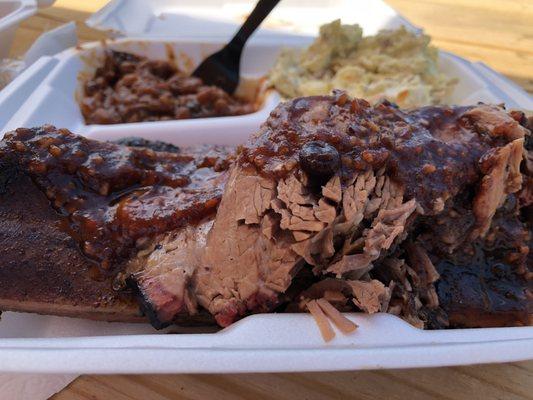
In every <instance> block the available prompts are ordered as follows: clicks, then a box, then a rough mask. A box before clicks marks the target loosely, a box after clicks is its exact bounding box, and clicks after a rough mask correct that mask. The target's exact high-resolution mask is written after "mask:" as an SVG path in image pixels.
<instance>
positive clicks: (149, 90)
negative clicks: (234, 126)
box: [80, 50, 257, 124]
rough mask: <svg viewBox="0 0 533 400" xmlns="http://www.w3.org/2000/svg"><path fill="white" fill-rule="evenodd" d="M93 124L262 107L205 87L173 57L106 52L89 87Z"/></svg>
mask: <svg viewBox="0 0 533 400" xmlns="http://www.w3.org/2000/svg"><path fill="white" fill-rule="evenodd" d="M80 108H81V113H82V115H83V118H84V119H85V122H86V123H87V124H120V123H127V122H143V121H163V120H176V119H192V118H209V117H222V116H230V115H243V114H250V113H253V112H254V111H256V109H257V105H256V104H254V103H253V102H249V101H245V100H243V99H240V98H238V97H236V96H231V95H229V94H227V93H226V92H224V91H223V90H222V89H221V88H219V87H216V86H208V85H205V84H204V83H203V82H202V80H201V79H199V78H196V77H193V76H189V75H187V74H186V73H185V72H184V71H182V70H180V69H178V68H177V67H176V66H175V65H174V64H172V63H171V62H169V61H163V60H149V59H147V58H146V57H142V56H138V55H135V54H131V53H123V52H118V51H112V50H106V52H105V58H104V62H103V64H102V66H100V67H99V68H97V69H96V71H95V73H94V76H93V77H92V78H91V79H89V80H88V81H86V82H85V83H84V85H83V94H82V99H81V102H80Z"/></svg>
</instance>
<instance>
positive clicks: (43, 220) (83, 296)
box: [0, 126, 232, 321]
mask: <svg viewBox="0 0 533 400" xmlns="http://www.w3.org/2000/svg"><path fill="white" fill-rule="evenodd" d="M122 143H124V144H127V145H130V146H129V147H127V146H124V145H117V144H112V143H102V142H97V141H93V140H88V139H85V138H82V137H80V136H76V135H74V134H72V133H70V132H69V131H67V130H63V129H59V130H57V129H55V128H54V127H52V126H44V127H42V128H36V129H17V130H16V131H15V132H11V133H8V134H6V135H5V137H4V139H3V141H2V142H0V216H1V219H0V246H1V248H2V254H3V257H2V259H1V261H0V309H1V310H16V311H32V312H39V313H49V314H58V315H69V316H79V317H89V318H98V319H106V320H121V321H124V320H138V319H140V318H141V313H140V312H139V307H138V305H137V302H136V301H135V300H134V298H133V296H132V294H131V293H130V292H129V291H127V290H115V289H117V288H119V289H123V287H124V286H125V282H124V280H125V278H126V273H127V271H126V270H125V267H124V265H125V264H126V263H127V262H128V261H129V260H130V259H131V258H132V255H134V254H136V253H137V252H138V251H139V250H140V251H147V249H149V248H150V246H152V245H153V244H152V239H153V238H155V237H157V235H159V234H161V233H162V232H171V231H173V230H179V228H181V227H183V226H185V225H190V224H194V223H196V222H197V221H199V220H201V219H202V218H207V217H210V216H211V215H212V214H213V213H214V210H215V209H216V206H217V205H218V202H219V200H220V197H221V194H222V190H223V186H224V182H225V175H226V173H225V170H226V169H227V167H228V165H229V163H230V162H231V158H232V156H230V152H229V150H230V149H227V148H223V147H220V146H217V147H210V148H208V147H205V146H200V147H198V148H189V149H183V150H182V151H179V149H178V148H176V147H174V146H171V145H166V144H163V143H160V142H149V141H145V140H142V139H141V140H139V139H126V140H123V141H122ZM134 146H136V147H134ZM139 146H140V147H139ZM147 146H148V147H147ZM149 147H151V148H149ZM153 149H156V150H163V151H154V150H153ZM113 286H114V287H115V289H114V288H113ZM201 318H202V319H204V318H203V316H201Z"/></svg>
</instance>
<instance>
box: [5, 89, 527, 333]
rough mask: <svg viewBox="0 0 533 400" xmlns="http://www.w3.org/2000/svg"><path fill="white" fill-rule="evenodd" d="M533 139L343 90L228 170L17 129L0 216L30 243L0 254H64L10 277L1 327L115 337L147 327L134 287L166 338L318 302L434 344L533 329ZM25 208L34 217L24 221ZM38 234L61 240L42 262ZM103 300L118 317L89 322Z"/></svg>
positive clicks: (500, 118)
mask: <svg viewBox="0 0 533 400" xmlns="http://www.w3.org/2000/svg"><path fill="white" fill-rule="evenodd" d="M528 124H530V121H528V120H527V118H525V116H524V115H523V113H520V112H510V113H507V112H506V111H505V110H504V109H502V108H500V107H496V106H488V105H483V104H480V105H478V106H471V107H425V108H421V109H416V110H411V111H402V110H399V109H398V108H397V107H396V106H394V105H392V104H390V103H387V102H384V103H381V104H377V105H375V106H370V105H369V104H368V103H367V102H365V101H364V100H359V99H351V98H349V97H348V96H347V95H346V94H345V93H343V92H336V93H335V94H334V95H333V96H318V97H309V98H300V99H295V100H292V101H290V102H287V103H283V104H281V105H279V106H278V108H277V109H276V110H274V111H273V112H272V113H271V116H270V118H269V119H268V120H267V121H266V122H265V124H264V125H263V126H262V128H261V129H260V131H259V132H258V133H256V134H255V135H253V136H252V137H251V138H250V140H249V141H248V143H247V144H246V145H244V146H242V147H241V148H240V149H239V151H238V152H237V155H236V159H235V161H233V159H232V157H230V156H228V155H227V153H226V152H225V151H224V149H212V150H210V151H209V153H206V154H204V153H205V152H207V149H205V148H204V149H200V150H194V151H190V152H189V153H191V152H192V154H188V153H185V152H184V151H182V152H180V153H172V151H173V149H172V148H168V147H164V146H165V145H164V144H161V143H159V144H157V146H159V147H158V148H157V149H159V150H164V151H153V150H150V149H147V148H146V147H140V148H133V147H131V146H134V145H140V146H147V145H148V144H147V143H143V142H142V141H139V140H133V141H126V142H124V144H126V145H129V146H130V147H124V146H118V145H116V144H109V143H99V142H95V141H91V140H87V139H83V138H80V137H78V136H75V135H73V134H71V133H70V132H68V131H63V130H59V131H58V130H55V129H54V128H52V127H44V128H41V129H37V130H36V129H34V130H27V129H19V130H17V131H16V132H14V133H10V134H7V135H6V137H5V138H4V140H3V141H2V142H1V144H0V167H2V171H14V172H13V173H11V175H10V173H9V172H2V174H3V175H2V180H1V181H0V182H1V185H2V186H1V191H2V192H3V193H4V194H0V196H2V197H0V212H1V213H2V215H3V214H5V215H9V216H10V218H11V220H12V221H13V222H11V225H10V226H11V228H10V229H11V230H12V231H16V229H21V231H22V232H25V233H24V235H25V236H24V237H21V238H20V239H17V240H15V241H14V242H13V241H11V242H10V239H11V238H12V237H13V234H9V235H7V234H4V231H6V230H5V229H3V230H2V233H1V234H2V235H3V236H2V243H0V244H2V245H3V246H4V248H8V249H13V250H12V253H13V254H15V252H17V251H18V252H20V251H23V250H21V249H23V248H24V246H25V245H26V243H27V242H28V241H30V242H31V243H35V246H36V247H35V248H36V249H38V251H37V252H36V254H41V253H43V252H44V250H45V249H46V248H51V249H52V250H51V251H52V252H54V253H55V254H58V255H57V256H50V258H48V259H47V258H46V257H45V258H43V259H39V258H38V257H37V256H33V257H32V258H27V259H26V258H24V257H18V256H15V255H12V254H10V255H9V256H8V257H7V260H8V262H5V261H4V260H5V259H3V260H0V277H2V276H4V275H5V276H6V277H7V278H6V279H5V280H4V279H2V281H0V309H14V310H27V311H39V312H47V313H53V314H68V315H79V314H81V313H82V312H83V310H85V311H86V313H85V315H92V316H93V317H94V316H100V317H103V318H108V319H123V318H122V317H125V316H126V315H132V313H133V314H135V312H136V308H135V307H134V306H131V304H132V298H131V294H129V292H127V290H128V289H127V287H129V288H133V289H134V292H135V293H136V295H137V297H138V299H139V300H140V302H141V306H142V309H143V310H144V311H145V313H146V314H147V315H148V317H149V318H150V321H151V322H152V324H153V325H154V326H156V327H162V326H165V325H167V324H170V323H173V322H174V323H175V322H176V321H183V320H194V319H197V318H198V316H202V315H205V311H206V310H207V312H208V314H209V315H212V316H213V317H214V318H215V320H216V321H217V322H218V324H219V325H221V326H227V325H229V324H231V323H232V322H234V321H235V320H237V319H239V318H242V317H243V316H245V315H247V314H251V313H258V312H270V311H278V310H280V311H281V310H287V311H291V310H292V311H304V310H305V309H306V307H307V303H308V302H309V301H310V300H314V299H321V298H324V299H326V300H327V301H329V302H330V303H331V304H333V305H334V306H335V307H336V308H338V309H339V310H342V311H363V312H367V313H375V312H380V311H383V312H389V313H393V314H396V315H399V316H401V317H402V318H404V319H405V320H407V321H408V322H410V323H411V324H413V325H414V326H417V327H424V328H444V327H460V326H468V327H470V326H511V325H527V324H531V315H532V313H533V304H532V294H531V291H532V285H531V277H532V271H531V265H532V258H531V255H530V254H529V247H530V243H531V241H532V235H531V222H532V221H531V207H532V203H533V196H532V192H533V188H532V182H533V163H532V162H531V160H532V159H533V158H532V155H531V147H530V146H531V134H530V132H529V130H528V128H529V129H530V125H528ZM154 146H155V144H154ZM524 160H525V161H524ZM226 171H227V172H226ZM20 192H23V194H21V193H20ZM26 192H27V193H26ZM222 192H223V194H222ZM6 193H11V195H7V194H6ZM15 195H16V196H19V197H18V198H23V197H24V196H26V195H27V196H30V195H31V196H33V197H34V198H39V201H38V202H37V201H36V202H35V203H36V207H35V209H34V210H27V209H26V208H27V207H26V208H25V207H22V206H21V205H20V202H17V200H16V198H15V197H16V196H15ZM14 196H15V197H14ZM219 202H220V205H219ZM49 204H50V205H49ZM217 207H218V210H217ZM52 208H53V209H54V210H52ZM14 210H15V211H16V212H13V211H14ZM215 212H216V215H215ZM10 213H11V214H10ZM19 215H20V216H21V217H20V218H19V219H16V218H15V217H16V216H19ZM43 215H44V216H48V217H47V218H48V219H45V218H44V217H42V216H43ZM32 216H36V217H35V218H33V217H32ZM37 217H39V218H37ZM32 218H33V219H32ZM8 220H9V218H8ZM44 220H47V221H55V223H56V224H55V225H52V224H50V223H47V224H48V225H47V226H41V221H44ZM0 224H4V222H3V221H2V222H0ZM32 224H34V225H39V226H41V228H42V231H43V234H45V235H46V236H47V240H48V236H50V240H52V239H53V235H49V234H48V233H47V230H48V229H52V227H56V226H57V228H54V229H56V231H57V235H58V237H61V238H62V240H63V241H61V242H60V241H59V239H58V240H56V241H54V242H51V243H44V244H43V242H42V241H40V240H39V239H40V234H39V233H35V234H34V232H36V229H35V228H32ZM43 225H46V224H43ZM17 227H19V228H17ZM20 227H21V228H20ZM32 234H33V236H31V235H32ZM32 238H33V241H31V240H30V239H32ZM77 246H79V249H80V250H78V248H77ZM61 252H64V253H66V254H67V253H68V254H70V253H72V254H73V255H72V256H66V255H65V258H64V259H63V258H62V257H61V256H60V255H59V253H61ZM69 252H70V253H69ZM45 254H46V253H45ZM52 257H53V258H52ZM56 259H58V260H59V262H58V263H57V265H56V264H54V263H52V262H51V260H56ZM78 260H79V261H78ZM69 261H72V262H71V263H70V264H69ZM88 270H90V271H92V272H93V273H94V272H95V271H96V272H98V274H97V275H99V278H100V279H101V280H102V281H101V282H95V283H94V286H91V284H90V281H89V280H88V278H87V275H85V274H86V272H87V271H88ZM18 271H23V272H22V273H20V274H19V273H18ZM40 274H42V275H43V276H42V277H40ZM54 276H55V277H56V278H50V277H54ZM59 277H68V278H65V282H64V283H61V280H60V279H59ZM4 281H6V282H7V283H4ZM25 281H28V282H30V281H31V282H32V283H33V284H32V285H28V288H26V285H25V283H24V282H25ZM50 281H53V282H52V283H50ZM56 281H57V282H60V283H61V287H59V286H58V287H57V288H56V287H55V286H54V284H55V282H56ZM17 282H20V283H17ZM40 282H44V284H41V286H40V287H39V285H38V283H40ZM111 282H112V283H113V285H114V287H115V288H116V289H118V290H115V291H114V290H112V289H110V287H111ZM98 285H99V286H98ZM15 286H18V288H19V290H16V289H14V287H15ZM63 287H64V288H67V287H68V290H66V289H64V288H63ZM20 288H22V289H20ZM89 288H90V289H91V290H92V292H91V291H90V290H89ZM56 289H57V290H56ZM54 290H55V291H54ZM63 290H66V292H65V293H71V292H72V293H77V295H74V294H73V295H72V296H71V299H70V300H69V299H67V298H66V297H65V298H63V297H61V296H62V293H63ZM124 290H126V292H123V291H124ZM85 291H87V295H86V294H85ZM20 293H23V295H21V294H20ZM124 293H125V294H124ZM91 294H92V295H93V299H94V298H96V299H97V300H98V299H109V302H101V304H102V305H101V306H100V308H99V309H96V308H95V309H92V308H91V305H92V304H93V303H94V300H92V301H89V300H88V299H89V298H91ZM100 294H101V296H100ZM80 299H82V300H80ZM33 300H35V301H37V302H38V303H39V304H40V308H31V307H29V306H28V305H26V303H25V302H28V301H33ZM76 301H77V302H76ZM65 304H68V307H67V308H68V312H62V311H61V309H62V307H63V306H64V305H65ZM82 306H83V307H85V309H84V308H83V307H82ZM117 307H118V309H117ZM121 307H122V308H121ZM105 310H109V312H108V313H107V314H105V312H104V311H105ZM126 310H127V311H126ZM91 313H92V314H91ZM111 315H113V316H112V317H111ZM118 316H120V318H119V317H118Z"/></svg>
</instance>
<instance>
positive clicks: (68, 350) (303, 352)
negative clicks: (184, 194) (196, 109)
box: [0, 0, 533, 373]
mask: <svg viewBox="0 0 533 400" xmlns="http://www.w3.org/2000/svg"><path fill="white" fill-rule="evenodd" d="M136 1H137V0H134V1H132V3H135V2H136ZM116 3H121V4H122V2H120V1H118V2H116ZM200 3H202V2H200ZM333 3H335V2H333ZM358 3H359V2H358ZM361 3H362V2H361ZM377 3H379V2H377ZM317 4H318V3H317ZM123 5H124V4H123ZM387 10H388V8H387ZM120 15H122V14H120ZM357 15H358V16H361V20H360V21H355V22H359V23H361V24H362V25H363V28H365V22H367V21H366V20H365V19H364V18H363V16H364V14H361V13H359V14H357ZM115 17H117V15H115ZM328 18H329V17H328ZM330 19H331V18H330ZM387 21H389V20H387ZM387 21H381V22H382V23H384V24H385V25H383V26H387V25H386V22H387ZM215 36H216V35H215ZM224 40H225V38H222V37H221V36H219V37H213V35H204V36H200V37H196V38H192V37H181V38H178V37H175V38H173V39H169V38H166V39H165V40H163V39H162V38H160V37H159V38H158V37H146V36H142V37H140V38H125V39H119V40H115V41H111V42H109V43H108V46H109V47H111V48H113V49H118V50H125V51H134V52H136V53H139V54H144V55H147V56H149V57H159V58H160V57H165V55H166V54H167V53H166V52H167V49H168V47H169V46H170V47H171V48H172V49H173V52H174V53H175V54H176V55H178V57H177V59H178V61H179V62H183V63H185V64H187V65H189V67H192V66H194V64H196V63H198V62H199V61H200V60H201V59H202V58H203V57H205V55H207V54H209V53H210V52H212V51H214V50H215V49H217V48H220V47H221V46H222V45H223V43H224ZM308 42H309V40H308V38H306V37H304V36H302V37H301V38H300V39H299V40H296V39H295V40H294V41H292V42H291V43H287V42H285V41H283V44H284V45H287V44H289V45H291V46H303V45H305V44H307V43H308ZM279 43H280V40H279V38H278V37H274V36H271V37H256V38H255V40H254V41H253V42H252V43H250V45H249V46H247V48H246V50H245V53H244V58H243V64H242V71H243V73H244V74H245V75H247V76H250V77H254V76H260V75H262V74H264V73H265V72H267V70H268V68H269V67H270V66H271V65H272V63H273V62H274V60H275V57H276V55H277V53H278V51H279V50H280V44H279ZM101 52H102V48H101V44H100V43H93V44H89V45H84V46H83V48H81V49H70V50H67V51H64V52H62V53H60V54H58V55H56V56H47V57H43V58H41V59H40V60H39V61H37V62H36V63H35V64H33V65H32V67H30V68H29V69H28V70H26V71H25V72H24V73H23V74H22V75H20V76H19V77H18V78H17V79H15V81H14V82H12V83H11V84H10V85H9V86H8V87H7V88H6V90H4V91H3V92H0V127H1V128H0V129H1V131H2V132H5V131H7V130H10V129H15V128H17V127H20V126H35V125H39V124H43V123H52V124H54V125H56V126H58V127H64V128H68V129H71V130H72V131H74V132H76V133H79V134H83V135H85V136H87V137H91V138H95V139H99V140H112V139H117V138H120V137H123V136H132V135H137V136H142V137H145V138H148V139H157V140H164V141H168V142H172V143H175V144H177V145H191V144H196V143H198V144H199V143H220V144H236V143H242V142H243V141H244V140H245V139H246V138H247V137H248V136H249V135H250V134H251V133H253V132H254V131H255V130H256V129H257V128H258V127H259V125H260V123H261V122H263V121H264V120H265V118H266V116H267V115H268V113H269V111H270V110H271V109H272V108H273V107H274V106H275V105H276V104H277V102H278V101H279V97H278V96H277V94H275V93H271V94H270V95H268V96H267V97H266V99H265V101H264V103H263V106H262V107H261V109H260V110H259V111H257V112H256V113H254V114H250V115H244V116H238V117H224V118H211V119H199V120H188V121H187V120H185V121H183V120H182V121H161V122H144V123H134V124H120V125H105V126H104V125H85V124H84V122H83V119H82V117H81V114H80V112H79V109H78V105H77V103H76V101H75V94H76V91H77V90H78V85H79V84H78V79H77V76H78V73H80V72H81V71H87V70H89V71H90V70H91V68H94V65H93V66H91V65H90V64H91V63H90V62H88V61H87V60H88V59H92V60H97V59H98V57H99V55H101ZM180 54H186V57H185V56H179V55H180ZM440 68H441V69H442V70H443V71H444V72H446V73H447V74H449V75H451V76H454V77H456V78H458V80H459V84H458V85H457V88H456V89H455V91H454V93H453V94H452V96H451V98H450V99H449V102H451V103H456V104H469V103H475V102H477V101H485V102H491V103H502V102H505V103H507V104H508V105H509V107H510V108H516V107H518V108H523V109H530V110H531V109H533V103H532V99H531V97H530V96H529V95H528V94H527V93H525V92H524V91H523V90H521V89H520V88H518V87H517V86H515V85H513V84H511V83H510V82H509V81H507V80H506V79H505V78H503V77H501V76H500V75H498V74H497V73H495V72H494V71H492V70H490V68H488V67H486V66H484V65H482V64H472V63H470V62H468V61H466V60H464V59H461V58H460V57H457V56H455V55H452V54H449V53H446V52H441V62H440ZM50 99H53V101H50ZM347 316H348V317H349V318H350V319H351V320H353V321H354V322H356V323H357V324H358V325H359V328H358V329H357V330H356V331H355V332H354V333H353V334H351V335H347V336H345V335H342V334H341V333H338V334H337V336H336V338H335V339H334V340H332V341H331V342H329V343H324V341H323V340H322V338H321V336H320V333H319V331H318V328H317V326H316V325H315V323H314V321H313V319H312V317H311V316H310V315H307V314H260V315H253V316H249V317H247V318H244V319H243V320H241V321H239V322H237V323H236V324H234V325H232V326H230V327H228V328H226V329H224V330H222V331H220V332H217V333H193V332H190V331H187V330H184V333H181V334H166V333H168V332H167V331H160V332H156V331H155V330H153V329H152V328H151V327H150V326H149V325H147V324H121V323H105V322H94V321H87V320H77V319H72V318H61V317H54V316H39V315H32V314H22V313H11V312H7V313H4V314H3V315H2V320H1V322H0V371H1V372H25V373H151V372H152V373H155V372H157V373H178V372H180V373H183V372H187V373H192V372H195V373H207V372H267V371H271V372H280V371H318V370H349V369H351V370H353V369H369V368H410V367H426V366H445V365H464V364H474V363H486V362H507V361H518V360H526V359H531V358H533V327H516V328H490V329H450V330H441V331H422V330H419V329H416V328H414V327H412V326H410V325H409V324H407V323H406V322H404V321H403V320H401V319H399V318H397V317H395V316H393V315H387V314H375V315H365V314H356V313H353V314H347Z"/></svg>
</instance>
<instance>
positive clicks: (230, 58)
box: [192, 0, 280, 94]
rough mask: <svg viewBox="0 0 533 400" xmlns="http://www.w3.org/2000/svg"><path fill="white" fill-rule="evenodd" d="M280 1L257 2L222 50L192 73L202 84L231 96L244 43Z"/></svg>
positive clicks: (238, 72) (234, 87) (265, 0)
mask: <svg viewBox="0 0 533 400" xmlns="http://www.w3.org/2000/svg"><path fill="white" fill-rule="evenodd" d="M279 2H280V0H259V1H258V2H257V4H256V5H255V8H254V9H253V11H252V13H251V14H250V15H249V16H248V18H247V19H246V21H244V24H243V25H242V26H241V29H239V31H238V32H237V33H236V34H235V36H234V37H233V39H231V41H230V42H229V43H228V44H227V45H226V46H224V48H223V49H222V50H220V51H217V52H216V53H214V54H212V55H210V56H209V57H207V58H206V59H205V60H204V61H203V62H202V63H201V64H200V65H199V66H198V67H197V68H196V69H195V70H194V72H193V73H192V75H193V76H196V77H198V78H200V79H202V81H204V83H206V84H208V85H215V86H218V87H220V88H222V89H223V90H224V91H226V92H227V93H229V94H233V93H234V92H235V89H236V88H237V86H238V85H239V75H240V67H241V55H242V50H243V48H244V45H245V44H246V41H247V40H248V39H249V38H250V36H252V33H254V32H255V30H256V29H257V28H258V27H259V25H261V22H263V20H264V19H265V18H266V17H267V16H268V14H270V12H271V11H272V9H273V8H274V7H276V5H277V4H278V3H279Z"/></svg>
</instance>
